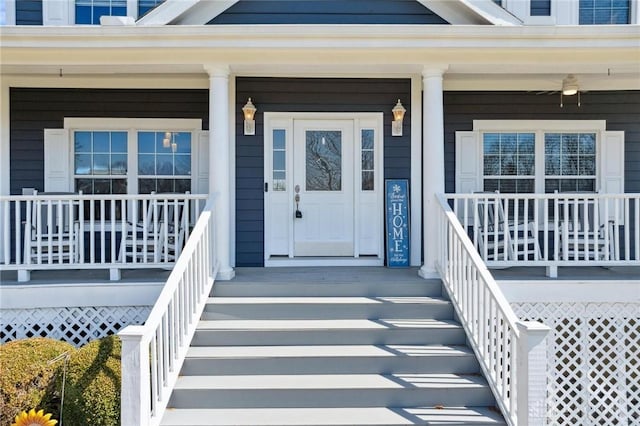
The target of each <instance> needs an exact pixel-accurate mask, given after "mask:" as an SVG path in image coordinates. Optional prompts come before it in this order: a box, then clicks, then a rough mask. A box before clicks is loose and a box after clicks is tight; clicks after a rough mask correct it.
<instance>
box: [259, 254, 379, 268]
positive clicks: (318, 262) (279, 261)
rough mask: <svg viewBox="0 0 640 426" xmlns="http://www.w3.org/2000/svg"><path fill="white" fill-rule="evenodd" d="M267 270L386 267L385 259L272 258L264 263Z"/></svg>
mask: <svg viewBox="0 0 640 426" xmlns="http://www.w3.org/2000/svg"><path fill="white" fill-rule="evenodd" d="M264 266H265V267H267V268H276V267H291V266H294V267H309V266H384V259H378V258H368V257H359V258H353V257H347V258H344V257H297V258H292V259H290V258H288V257H283V258H271V259H268V260H265V261H264Z"/></svg>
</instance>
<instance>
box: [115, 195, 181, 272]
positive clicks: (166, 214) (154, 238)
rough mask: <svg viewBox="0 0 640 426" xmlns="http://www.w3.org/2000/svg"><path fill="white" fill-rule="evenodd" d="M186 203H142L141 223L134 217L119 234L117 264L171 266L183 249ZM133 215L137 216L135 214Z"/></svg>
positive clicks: (145, 201) (162, 201) (164, 201)
mask: <svg viewBox="0 0 640 426" xmlns="http://www.w3.org/2000/svg"><path fill="white" fill-rule="evenodd" d="M187 203H188V200H178V201H167V200H157V199H151V200H143V201H141V202H140V205H141V208H140V210H141V211H144V212H145V214H144V216H143V217H142V220H141V221H139V220H137V218H136V217H134V221H133V222H129V223H128V226H127V227H126V230H125V229H123V231H122V239H121V242H120V251H119V255H118V262H120V263H130V262H132V263H156V264H161V263H173V262H175V261H176V260H177V258H178V256H179V255H180V252H181V251H182V247H183V246H184V242H185V238H186V233H187V227H188V215H187V213H188V212H187V210H188V209H187V208H186V205H187ZM134 216H136V215H134Z"/></svg>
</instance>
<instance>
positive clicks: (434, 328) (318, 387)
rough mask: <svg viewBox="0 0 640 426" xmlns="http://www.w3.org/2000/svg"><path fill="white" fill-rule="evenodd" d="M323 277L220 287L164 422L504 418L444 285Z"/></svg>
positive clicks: (240, 424) (244, 425)
mask: <svg viewBox="0 0 640 426" xmlns="http://www.w3.org/2000/svg"><path fill="white" fill-rule="evenodd" d="M366 273H367V274H371V272H369V271H367V272H366ZM317 275H318V274H315V275H311V276H310V279H308V280H305V281H300V282H299V283H298V284H299V286H298V287H296V283H295V282H286V283H283V282H280V281H277V280H274V279H273V278H267V279H265V280H256V279H255V278H254V279H253V281H248V280H246V279H245V280H243V276H242V270H239V271H238V275H237V278H236V280H234V281H230V282H228V283H225V284H224V286H221V288H220V294H221V295H222V296H219V295H218V294H217V290H216V289H215V288H214V294H213V297H212V298H211V299H210V301H209V303H208V305H207V307H206V308H205V312H204V314H203V316H202V320H201V321H200V323H199V325H198V329H197V331H196V334H195V336H194V339H193V341H192V344H191V347H190V349H189V352H188V354H187V357H186V359H185V362H184V365H183V367H182V370H181V375H180V377H179V378H178V381H177V383H176V386H175V387H174V390H173V392H172V396H171V399H170V401H169V406H168V408H167V411H166V413H165V415H164V418H163V421H162V424H163V425H165V426H178V425H180V426H213V425H237V426H248V425H254V426H259V425H283V426H285V425H298V426H312V425H317V426H320V425H447V426H453V425H475V426H480V425H492V426H495V425H501V426H503V425H505V422H504V420H503V418H502V416H501V415H500V413H499V412H498V410H497V409H495V408H494V406H495V400H494V397H493V395H492V394H491V391H490V389H489V387H488V385H487V383H486V381H485V380H484V378H483V377H482V375H481V373H480V367H479V365H478V362H477V360H476V359H475V356H474V354H473V352H472V351H471V349H470V348H469V347H468V346H467V345H466V336H465V334H464V331H463V329H462V327H461V326H460V324H459V323H457V322H456V321H455V320H454V316H453V309H452V306H451V304H450V302H449V301H448V300H446V299H444V298H443V297H442V293H441V291H440V288H441V286H440V283H439V282H437V281H425V280H421V279H420V278H418V277H416V278H415V279H408V278H407V277H406V276H405V277H404V278H403V279H402V280H400V281H399V282H397V283H394V282H390V281H389V280H388V279H387V280H385V281H384V282H380V283H376V282H369V281H367V282H358V280H357V279H356V280H354V281H355V282H354V283H353V285H350V283H349V282H344V281H340V282H332V281H330V280H328V279H325V278H323V279H322V280H320V279H318V276H317ZM387 275H388V274H387ZM302 278H303V275H301V274H299V273H298V274H296V279H299V280H300V279H302ZM234 282H237V286H236V287H234ZM394 286H395V288H397V292H396V293H395V294H394V291H393V289H394ZM300 287H302V288H300ZM270 289H272V290H273V291H270ZM287 289H291V291H290V292H288V291H287ZM287 294H291V295H290V296H287Z"/></svg>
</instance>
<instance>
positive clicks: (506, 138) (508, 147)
mask: <svg viewBox="0 0 640 426" xmlns="http://www.w3.org/2000/svg"><path fill="white" fill-rule="evenodd" d="M516 152H518V135H517V134H516V133H502V134H501V135H500V153H501V154H503V155H504V154H515V153H516Z"/></svg>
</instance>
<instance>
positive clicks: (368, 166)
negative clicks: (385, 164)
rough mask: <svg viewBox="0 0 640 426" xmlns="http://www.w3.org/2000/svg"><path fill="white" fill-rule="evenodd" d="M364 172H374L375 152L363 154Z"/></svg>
mask: <svg viewBox="0 0 640 426" xmlns="http://www.w3.org/2000/svg"><path fill="white" fill-rule="evenodd" d="M362 170H373V151H363V152H362Z"/></svg>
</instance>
